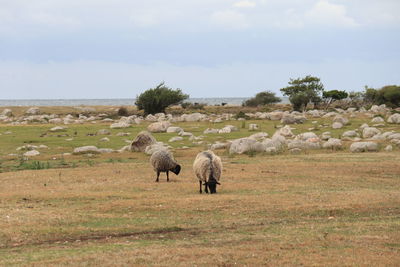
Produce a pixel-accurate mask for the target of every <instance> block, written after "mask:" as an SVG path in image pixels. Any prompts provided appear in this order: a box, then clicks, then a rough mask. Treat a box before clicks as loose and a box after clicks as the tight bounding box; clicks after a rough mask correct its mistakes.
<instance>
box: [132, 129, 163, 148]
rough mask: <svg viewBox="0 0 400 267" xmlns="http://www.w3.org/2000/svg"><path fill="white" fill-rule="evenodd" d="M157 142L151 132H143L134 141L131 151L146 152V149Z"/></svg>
mask: <svg viewBox="0 0 400 267" xmlns="http://www.w3.org/2000/svg"><path fill="white" fill-rule="evenodd" d="M156 142H157V141H156V139H155V138H154V137H153V136H152V135H151V134H150V133H149V132H146V131H142V132H140V133H138V135H137V136H136V138H135V139H134V140H133V141H132V143H131V145H130V150H131V151H140V152H144V151H145V150H146V147H148V146H151V145H153V144H155V143H156Z"/></svg>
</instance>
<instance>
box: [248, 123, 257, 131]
mask: <svg viewBox="0 0 400 267" xmlns="http://www.w3.org/2000/svg"><path fill="white" fill-rule="evenodd" d="M258 128H259V127H258V124H254V123H250V124H249V130H250V131H257V130H258Z"/></svg>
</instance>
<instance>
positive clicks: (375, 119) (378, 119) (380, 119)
mask: <svg viewBox="0 0 400 267" xmlns="http://www.w3.org/2000/svg"><path fill="white" fill-rule="evenodd" d="M371 122H372V123H381V122H385V120H384V119H383V118H382V117H375V118H373V119H372V120H371Z"/></svg>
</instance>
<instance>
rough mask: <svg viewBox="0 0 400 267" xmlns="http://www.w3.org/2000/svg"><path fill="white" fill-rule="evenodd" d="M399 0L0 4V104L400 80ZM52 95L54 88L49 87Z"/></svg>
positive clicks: (345, 86)
mask: <svg viewBox="0 0 400 267" xmlns="http://www.w3.org/2000/svg"><path fill="white" fill-rule="evenodd" d="M399 11H400V1H396V0H382V1H373V0H363V1H362V0H353V1H344V0H236V1H234V0H213V1H210V0H202V1H199V0H193V1H183V0H175V1H168V2H166V1H161V0H149V1H128V0H118V1H107V0H97V1H93V0H82V1H77V0H68V1H67V0H57V1H47V0H36V1H27V0H0V90H1V95H0V99H110V98H116V99H121V98H123V99H124V98H133V97H136V96H137V95H138V94H140V93H141V92H142V91H144V90H146V89H149V88H153V87H155V86H156V85H157V84H158V83H160V82H161V81H165V83H166V85H167V86H169V87H172V88H180V89H182V90H183V91H184V92H185V93H187V94H189V95H190V96H191V97H193V98H215V97H227V96H230V97H251V96H254V95H255V94H256V93H257V92H260V91H264V90H270V91H273V92H275V93H276V94H277V95H278V96H281V93H280V91H279V89H280V88H282V87H285V86H287V83H288V81H289V79H290V78H298V77H303V76H306V75H309V74H310V75H313V76H317V77H320V78H321V81H322V82H323V84H324V85H325V88H326V89H327V90H333V89H338V90H346V91H361V90H363V87H364V86H365V85H368V86H370V87H374V88H380V87H382V86H385V85H388V84H400V76H399V75H398V69H400V50H399V49H398V43H399V41H400V16H399V15H398V14H399ZM54 88H57V89H54Z"/></svg>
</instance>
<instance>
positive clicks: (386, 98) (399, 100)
mask: <svg viewBox="0 0 400 267" xmlns="http://www.w3.org/2000/svg"><path fill="white" fill-rule="evenodd" d="M364 100H365V102H367V103H369V104H376V105H382V104H386V105H388V106H390V107H399V106H400V86H396V85H387V86H384V87H382V88H381V89H374V88H369V87H367V86H366V87H365V96H364Z"/></svg>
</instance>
